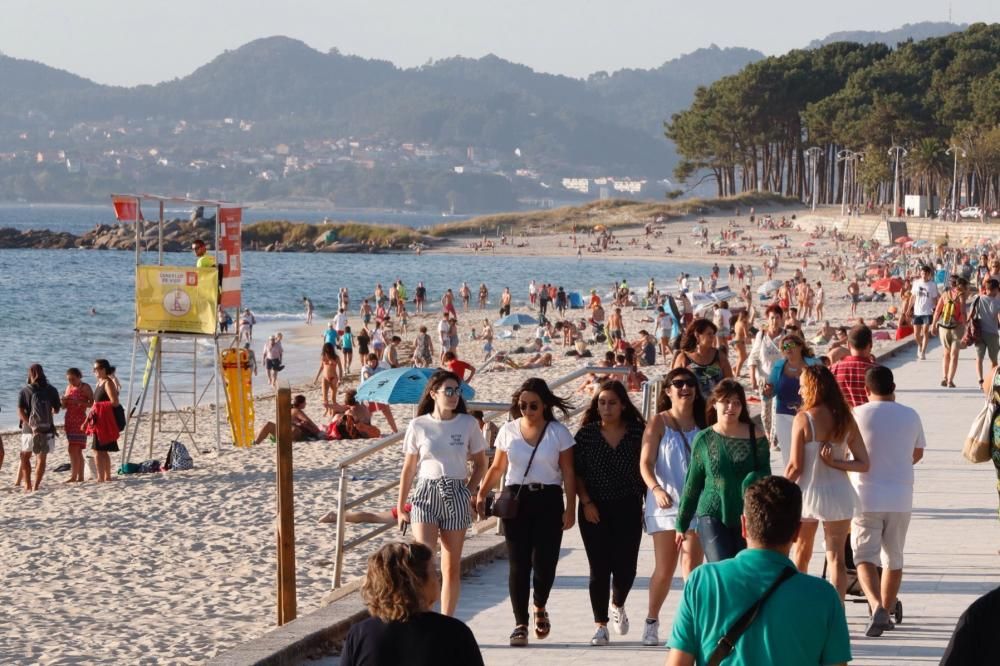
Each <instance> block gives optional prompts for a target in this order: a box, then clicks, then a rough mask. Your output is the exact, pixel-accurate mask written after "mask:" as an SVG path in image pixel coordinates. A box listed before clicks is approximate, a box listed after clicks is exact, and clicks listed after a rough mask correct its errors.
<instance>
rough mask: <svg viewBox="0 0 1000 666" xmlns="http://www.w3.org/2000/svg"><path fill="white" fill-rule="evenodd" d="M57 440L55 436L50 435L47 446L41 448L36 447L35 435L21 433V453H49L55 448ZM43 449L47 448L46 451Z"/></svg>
mask: <svg viewBox="0 0 1000 666" xmlns="http://www.w3.org/2000/svg"><path fill="white" fill-rule="evenodd" d="M55 439H56V436H55V435H49V436H48V438H47V439H46V446H45V447H41V446H36V445H35V436H34V435H31V434H27V435H26V434H24V433H21V453H35V454H40V453H49V452H50V451H52V449H54V448H55ZM42 448H45V450H44V451H42V450H41V449H42Z"/></svg>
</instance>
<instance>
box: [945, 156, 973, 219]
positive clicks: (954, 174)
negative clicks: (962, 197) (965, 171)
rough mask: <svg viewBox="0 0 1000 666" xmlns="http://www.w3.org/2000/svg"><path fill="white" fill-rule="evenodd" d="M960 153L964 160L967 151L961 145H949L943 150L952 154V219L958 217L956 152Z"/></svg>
mask: <svg viewBox="0 0 1000 666" xmlns="http://www.w3.org/2000/svg"><path fill="white" fill-rule="evenodd" d="M959 153H962V159H963V160H964V159H965V158H966V156H967V155H968V153H966V152H965V149H963V148H962V147H961V146H951V147H950V148H948V150H946V151H944V154H945V155H953V156H954V167H952V171H951V213H952V216H953V217H952V219H955V220H957V219H958V198H957V192H958V189H957V188H958V154H959Z"/></svg>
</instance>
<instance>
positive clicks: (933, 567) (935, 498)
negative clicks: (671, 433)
mask: <svg viewBox="0 0 1000 666" xmlns="http://www.w3.org/2000/svg"><path fill="white" fill-rule="evenodd" d="M962 355H963V357H964V358H963V359H962V361H961V366H960V368H959V373H958V377H957V381H956V383H957V384H958V386H959V388H955V389H945V388H942V387H940V385H939V383H940V367H941V364H940V361H941V354H940V350H939V348H937V347H936V346H935V347H934V348H933V349H932V351H931V352H930V353H929V355H928V359H927V360H926V361H918V360H916V353H915V351H914V350H913V349H912V348H911V349H910V350H909V351H907V352H903V353H901V354H900V355H898V356H896V357H895V358H894V359H892V360H891V361H890V362H889V365H890V367H892V368H893V370H894V372H895V373H896V383H897V386H899V387H900V388H899V391H898V393H897V399H898V400H899V402H901V403H903V404H906V405H909V406H911V407H914V408H915V409H917V410H918V411H919V412H920V415H921V418H922V419H923V425H924V431H925V433H926V436H927V442H928V448H927V450H926V453H925V456H924V459H923V461H921V462H920V463H919V464H918V465H917V467H916V493H915V498H914V512H913V520H912V522H911V524H910V530H909V536H908V539H907V545H906V564H905V567H904V571H905V573H904V579H903V586H902V590H901V592H900V599H901V600H902V602H903V610H904V620H903V623H902V624H901V625H899V626H898V627H897V628H896V630H895V631H892V632H887V633H885V634H884V635H883V636H882V637H880V638H866V637H865V636H864V634H863V632H864V627H865V624H866V622H867V610H866V606H865V604H864V603H854V602H853V600H854V599H855V598H854V597H848V602H847V619H848V623H849V625H850V631H851V644H852V651H853V655H854V660H853V661H852V662H851V663H853V664H936V663H938V661H939V660H940V657H941V654H942V653H943V651H944V648H945V646H946V645H947V642H948V639H949V637H950V635H951V632H952V629H953V628H954V626H955V622H956V620H957V619H958V616H959V615H960V614H961V613H962V611H963V610H964V609H965V608H966V607H967V606H968V605H969V604H970V603H971V602H972V601H973V600H975V599H976V598H977V597H979V596H980V595H982V594H984V593H985V592H987V591H989V590H991V589H993V588H994V587H996V586H998V585H1000V566H998V565H1000V556H998V554H997V549H998V547H1000V538H998V525H997V492H996V479H995V476H994V470H993V465H992V464H990V463H986V464H982V465H971V464H969V463H967V462H965V461H964V460H963V459H962V457H961V453H960V451H961V445H962V442H963V440H964V438H965V435H966V433H967V431H968V428H969V424H970V423H971V421H972V419H973V417H974V416H975V415H976V413H977V412H978V410H979V409H980V408H981V406H982V400H983V398H982V397H981V395H982V394H981V393H979V391H978V389H977V387H976V381H975V370H974V367H973V363H974V360H973V357H974V352H972V351H971V350H966V351H963V352H962ZM779 458H780V454H775V455H774V456H773V457H772V469H773V470H775V471H777V470H779V469H780V462H779ZM819 536H820V538H818V539H817V544H816V550H817V555H816V556H814V560H813V564H812V567H811V572H812V573H815V574H817V575H818V574H819V573H820V571H821V570H822V559H821V553H822V550H823V548H822V543H821V537H822V532H820V535H819ZM652 548H653V546H652V540H651V539H650V538H649V537H644V538H643V543H642V550H641V552H640V557H639V575H638V577H637V579H636V583H635V587H634V588H633V591H632V594H631V596H630V597H629V600H628V603H627V604H626V609H627V611H628V614H629V617H630V619H631V624H632V630H631V632H630V633H629V634H628V635H627V636H624V637H619V636H616V635H614V634H613V633H612V635H611V639H612V643H611V645H610V646H609V647H604V648H596V647H591V646H590V645H589V640H590V637H591V635H592V634H593V630H594V625H593V622H592V620H593V618H592V615H591V610H590V601H589V597H588V594H587V580H588V577H587V558H586V555H585V553H584V550H583V545H582V542H581V540H580V536H579V531H578V530H577V529H576V528H574V529H573V530H571V531H570V532H569V533H567V534H566V535H565V537H564V539H563V549H562V558H561V560H560V562H559V569H558V578H557V580H556V584H555V589H554V590H553V593H552V596H551V598H550V600H549V604H548V610H549V613H550V615H551V619H552V625H553V629H552V634H551V635H550V636H549V638H548V639H546V640H544V641H537V640H534V635H533V634H532V635H531V645H530V647H528V648H522V649H516V648H510V647H509V646H508V644H507V637H508V635H509V633H510V631H511V629H512V628H513V616H512V613H511V610H510V603H509V599H508V595H507V562H506V560H499V561H496V562H494V563H493V564H491V565H489V566H487V567H484V568H481V569H479V570H477V571H476V572H475V573H474V574H473V575H472V576H470V577H468V578H466V579H464V580H463V584H462V598H461V602H460V604H459V612H458V615H459V617H460V618H461V619H462V620H464V621H466V622H467V623H468V624H469V626H470V627H471V628H472V630H473V631H474V632H475V635H476V638H477V639H478V641H479V645H480V647H481V649H482V651H483V655H484V658H485V661H486V663H487V664H490V665H493V664H498V665H500V664H518V665H529V664H539V665H542V664H545V665H549V664H569V663H573V664H577V665H582V664H598V663H601V664H624V663H628V664H635V665H639V664H662V663H663V661H664V659H665V657H666V654H667V650H666V649H665V648H663V647H658V648H648V647H643V646H642V645H641V642H640V641H641V637H642V625H643V621H644V618H645V616H646V598H647V597H646V589H647V585H648V581H649V575H650V573H651V572H652V568H653V550H652ZM681 586H682V582H681V580H680V578H679V577H678V578H676V579H675V580H674V584H673V588H672V590H671V593H670V595H669V596H668V598H667V603H666V604H665V606H664V608H663V611H662V613H661V615H660V622H661V630H660V637H661V639H662V640H663V641H664V642H665V641H666V639H667V638H668V637H669V635H670V625H671V620H672V618H673V616H674V612H675V610H676V605H677V602H678V600H679V598H680V591H681ZM331 661H332V660H331ZM324 663H328V662H326V661H325V660H324Z"/></svg>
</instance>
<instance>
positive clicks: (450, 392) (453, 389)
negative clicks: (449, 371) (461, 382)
mask: <svg viewBox="0 0 1000 666" xmlns="http://www.w3.org/2000/svg"><path fill="white" fill-rule="evenodd" d="M439 393H443V394H444V396H445V397H446V398H454V397H455V396H456V395H461V394H462V389H460V388H459V387H457V386H449V387H447V388H443V389H441V390H440V391H439Z"/></svg>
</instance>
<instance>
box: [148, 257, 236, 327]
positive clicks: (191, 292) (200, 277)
mask: <svg viewBox="0 0 1000 666" xmlns="http://www.w3.org/2000/svg"><path fill="white" fill-rule="evenodd" d="M218 299H219V271H218V269H216V268H214V267H213V268H195V267H193V266H138V267H137V269H136V275H135V327H136V328H137V329H139V330H142V331H163V332H169V333H201V334H204V335H214V334H215V330H216V326H217V321H216V318H217V316H218V311H217V307H218Z"/></svg>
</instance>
